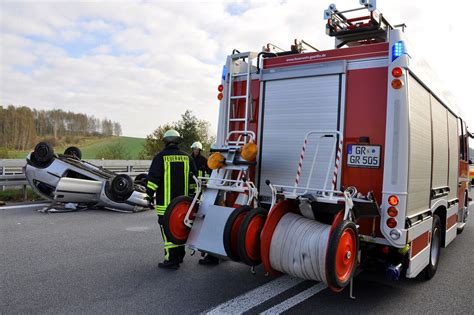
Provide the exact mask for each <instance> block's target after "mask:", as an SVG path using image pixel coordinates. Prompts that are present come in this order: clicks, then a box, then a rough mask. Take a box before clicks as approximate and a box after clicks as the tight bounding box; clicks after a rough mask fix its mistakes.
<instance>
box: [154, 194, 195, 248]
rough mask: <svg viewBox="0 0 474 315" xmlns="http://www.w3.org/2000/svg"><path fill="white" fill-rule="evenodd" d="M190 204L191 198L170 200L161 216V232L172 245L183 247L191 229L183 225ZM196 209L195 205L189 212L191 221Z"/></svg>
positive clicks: (181, 197)
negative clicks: (162, 231)
mask: <svg viewBox="0 0 474 315" xmlns="http://www.w3.org/2000/svg"><path fill="white" fill-rule="evenodd" d="M192 202H193V198H191V197H188V196H179V197H176V198H174V199H173V200H171V202H170V203H169V205H168V207H167V208H166V211H165V215H164V216H163V230H164V233H165V236H166V239H167V240H168V241H170V242H171V243H173V244H176V245H183V244H185V243H186V241H187V240H188V236H189V232H190V231H191V228H190V227H188V226H187V225H186V224H184V218H185V217H186V213H187V212H188V209H189V207H190V206H191V203H192ZM197 209H198V208H197V206H196V205H195V206H194V208H193V210H192V211H191V215H190V218H191V219H193V218H194V214H196V212H197Z"/></svg>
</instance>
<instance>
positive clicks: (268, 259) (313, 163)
mask: <svg viewBox="0 0 474 315" xmlns="http://www.w3.org/2000/svg"><path fill="white" fill-rule="evenodd" d="M360 2H361V4H362V6H361V7H360V8H358V9H353V10H347V11H339V10H337V9H336V7H335V6H334V5H331V6H330V7H329V8H328V10H326V11H325V18H326V19H327V25H326V31H327V34H328V35H329V36H332V37H334V38H335V49H332V50H326V51H318V50H317V49H315V48H313V47H311V48H313V50H314V51H313V52H306V51H303V49H302V48H303V45H304V44H306V43H304V42H297V41H295V45H293V46H292V47H291V50H290V51H279V52H277V51H271V50H270V49H268V48H270V45H268V46H267V47H264V51H262V52H258V53H257V52H242V53H241V52H239V51H237V50H234V52H233V53H232V54H231V55H230V56H228V57H227V62H226V65H225V67H224V71H223V74H222V83H221V85H220V86H219V95H218V99H219V100H220V112H219V125H218V135H217V146H216V147H215V148H213V149H212V151H213V154H212V155H211V157H210V158H209V166H210V167H211V168H213V169H214V171H213V173H212V175H211V176H210V177H209V178H200V179H198V180H197V184H198V194H197V195H196V197H195V198H194V199H191V198H188V199H186V198H184V199H182V201H181V202H180V203H173V208H172V209H169V211H167V218H166V220H167V221H168V228H167V229H166V230H167V234H168V239H169V240H171V241H173V242H175V243H180V244H184V243H186V244H187V246H188V247H190V248H191V249H194V250H198V251H202V252H206V253H211V254H213V255H216V256H218V257H221V258H226V259H231V260H234V261H240V262H242V263H245V264H247V265H249V266H256V265H259V264H260V263H262V264H263V267H264V269H265V271H266V272H268V273H270V274H280V273H285V274H290V275H292V276H295V277H300V278H304V279H312V280H318V281H323V282H325V283H327V284H328V286H329V287H330V288H331V289H332V290H334V291H340V290H342V289H343V288H344V287H345V286H346V285H347V284H348V283H349V282H350V281H351V280H352V277H353V275H354V272H355V269H356V267H358V266H361V267H366V268H370V267H371V266H372V265H374V263H378V264H380V263H382V265H383V266H384V269H385V272H386V273H387V274H388V275H389V276H391V277H392V278H398V277H399V276H400V275H402V274H403V275H405V276H406V277H407V278H413V277H416V276H417V275H418V274H420V273H422V272H423V273H424V276H425V277H426V278H427V279H430V278H431V277H433V275H434V274H435V272H436V269H437V266H438V263H439V254H440V248H441V247H446V246H448V245H449V244H450V243H451V242H452V241H453V240H454V239H455V238H456V235H457V234H458V233H460V232H461V231H462V230H463V228H464V226H465V224H466V220H467V217H468V214H469V201H470V198H469V188H468V137H469V136H471V137H472V135H471V134H470V133H469V132H468V130H467V127H466V124H465V122H464V121H463V119H462V118H461V117H460V116H459V114H458V113H457V112H456V111H455V110H454V109H453V108H452V107H450V105H449V104H448V103H446V102H445V101H444V100H443V98H442V96H441V95H440V94H438V92H437V91H436V90H432V89H431V86H430V85H429V84H428V81H426V80H425V78H423V77H421V75H420V74H419V73H420V72H419V71H418V70H417V68H416V67H415V65H414V63H413V62H412V57H411V56H410V55H409V54H408V51H409V49H410V47H407V44H406V41H405V34H404V25H399V26H392V25H391V24H389V23H388V22H387V20H386V19H385V18H384V16H383V15H382V14H380V13H379V12H378V11H377V10H376V8H375V2H374V1H360ZM362 11H365V12H366V13H365V15H364V16H357V17H353V18H349V17H348V15H349V14H354V13H353V12H362Z"/></svg>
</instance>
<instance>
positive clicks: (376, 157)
mask: <svg viewBox="0 0 474 315" xmlns="http://www.w3.org/2000/svg"><path fill="white" fill-rule="evenodd" d="M347 166H351V167H380V146H379V145H361V144H349V145H348V146H347Z"/></svg>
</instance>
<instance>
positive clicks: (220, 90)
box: [217, 84, 224, 92]
mask: <svg viewBox="0 0 474 315" xmlns="http://www.w3.org/2000/svg"><path fill="white" fill-rule="evenodd" d="M217 90H218V91H219V92H222V91H224V86H223V85H222V84H219V86H218V87H217Z"/></svg>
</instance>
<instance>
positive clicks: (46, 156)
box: [33, 141, 54, 165]
mask: <svg viewBox="0 0 474 315" xmlns="http://www.w3.org/2000/svg"><path fill="white" fill-rule="evenodd" d="M33 156H34V159H35V162H36V163H38V164H40V165H46V164H48V163H50V162H51V161H52V160H53V159H54V149H53V146H52V145H51V144H50V143H49V142H46V141H43V142H40V143H38V144H37V145H36V146H35V150H34V151H33Z"/></svg>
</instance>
